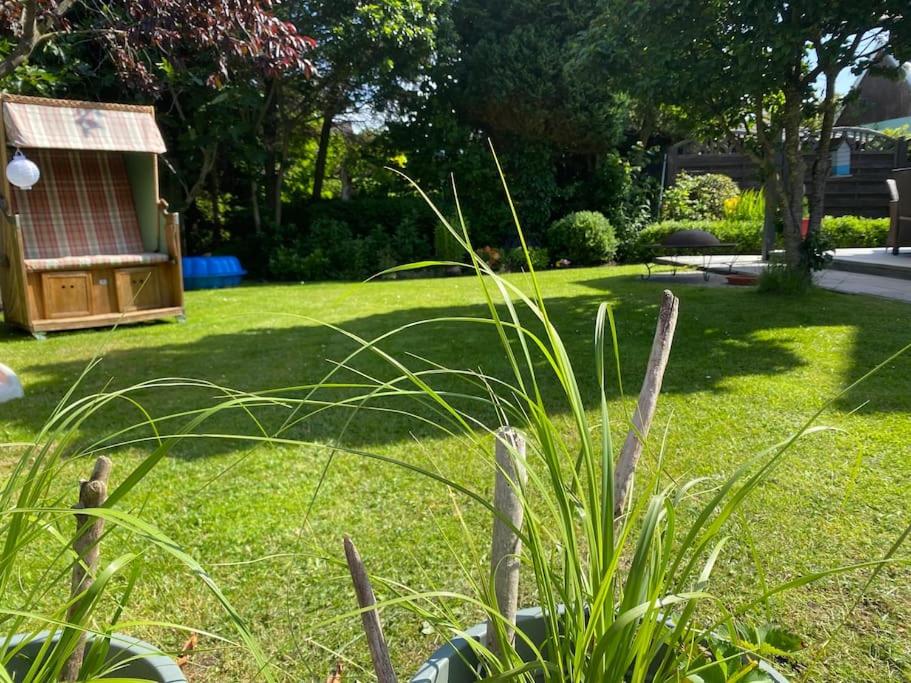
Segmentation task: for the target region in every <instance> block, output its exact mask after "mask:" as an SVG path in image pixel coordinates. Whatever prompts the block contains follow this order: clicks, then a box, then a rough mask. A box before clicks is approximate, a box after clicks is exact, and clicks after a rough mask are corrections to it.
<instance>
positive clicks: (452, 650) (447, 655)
mask: <svg viewBox="0 0 911 683" xmlns="http://www.w3.org/2000/svg"><path fill="white" fill-rule="evenodd" d="M543 617H544V610H543V609H541V608H540V607H526V608H524V609H520V610H519V611H518V612H516V624H517V625H519V626H521V624H522V623H523V622H528V621H534V620H537V619H542V618H543ZM486 634H487V624H486V623H482V624H475V625H474V626H472V627H471V628H469V629H466V630H465V632H464V634H463V635H462V636H459V637H458V638H453V639H452V640H451V641H449V642H447V643H444V644H443V645H442V646H440V647H439V648H437V650H436V651H435V652H434V653H433V654H432V655H430V657H429V658H428V659H427V660H426V661H425V662H424V663H423V664H422V665H421V668H420V669H418V672H417V673H416V674H415V675H414V676H413V677H412V678H411V681H410V683H460V682H459V681H450V680H449V679H448V675H447V678H446V679H444V680H442V681H438V680H437V675H438V674H439V673H440V668H441V667H440V664H441V662H448V661H449V660H451V659H453V658H455V657H458V656H459V653H463V654H464V653H465V652H466V651H468V650H469V648H470V645H469V644H468V640H467V639H468V638H471V639H474V640H478V639H481V638H483V637H484V636H485V635H486ZM759 670H760V671H762V672H763V673H765V674H768V675H769V677H770V678H771V679H772V680H773V681H775V683H789V681H788V679H787V678H785V677H784V676H783V675H782V674H781V673H780V672H779V671H778V670H776V669H775V668H774V667H772V665H771V664H769V663H768V662H766V661H765V660H762V659H760V660H759Z"/></svg>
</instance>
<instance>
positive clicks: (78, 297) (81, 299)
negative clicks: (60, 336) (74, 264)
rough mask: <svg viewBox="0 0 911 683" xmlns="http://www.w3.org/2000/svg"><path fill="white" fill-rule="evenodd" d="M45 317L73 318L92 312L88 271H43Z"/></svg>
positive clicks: (90, 283) (90, 284) (90, 281)
mask: <svg viewBox="0 0 911 683" xmlns="http://www.w3.org/2000/svg"><path fill="white" fill-rule="evenodd" d="M41 291H42V293H43V298H44V317H45V318H73V317H76V316H81V315H91V314H92V297H91V293H92V279H91V276H90V275H89V273H81V272H80V273H73V272H60V273H44V274H42V276H41Z"/></svg>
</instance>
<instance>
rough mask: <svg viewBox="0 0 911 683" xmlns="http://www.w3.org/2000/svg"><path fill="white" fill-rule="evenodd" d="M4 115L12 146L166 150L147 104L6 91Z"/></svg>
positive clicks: (101, 149)
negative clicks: (12, 95) (53, 96)
mask: <svg viewBox="0 0 911 683" xmlns="http://www.w3.org/2000/svg"><path fill="white" fill-rule="evenodd" d="M3 120H4V124H5V127H6V143H7V144H8V145H11V146H13V147H32V148H41V149H85V150H98V151H109V152H152V153H155V154H162V153H163V152H165V144H164V140H163V139H162V137H161V132H160V131H159V130H158V126H157V125H156V124H155V117H154V115H153V114H152V109H151V107H138V106H129V105H103V104H95V103H91V102H75V101H73V102H68V101H65V100H50V99H44V98H40V97H11V96H9V95H6V96H4V98H3Z"/></svg>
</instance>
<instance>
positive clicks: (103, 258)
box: [25, 254, 170, 271]
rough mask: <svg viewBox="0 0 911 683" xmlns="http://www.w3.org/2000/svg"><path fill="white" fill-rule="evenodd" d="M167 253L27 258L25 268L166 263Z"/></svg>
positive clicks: (42, 268)
mask: <svg viewBox="0 0 911 683" xmlns="http://www.w3.org/2000/svg"><path fill="white" fill-rule="evenodd" d="M169 258H170V257H169V256H168V255H167V254H100V255H98V256H64V257H63V258H38V259H26V260H25V269H26V270H29V271H36V270H40V271H44V270H72V269H76V268H91V267H92V266H115V267H123V266H144V265H146V264H149V263H164V262H165V261H167V260H168V259H169Z"/></svg>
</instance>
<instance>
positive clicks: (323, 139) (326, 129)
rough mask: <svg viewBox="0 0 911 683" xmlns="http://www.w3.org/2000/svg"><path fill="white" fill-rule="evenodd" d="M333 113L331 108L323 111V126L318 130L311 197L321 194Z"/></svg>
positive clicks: (317, 196)
mask: <svg viewBox="0 0 911 683" xmlns="http://www.w3.org/2000/svg"><path fill="white" fill-rule="evenodd" d="M334 118H335V114H334V113H333V112H332V111H331V110H326V111H325V112H324V113H323V126H322V128H321V129H320V132H319V149H318V150H317V152H316V165H315V167H314V169H313V198H314V199H319V198H321V197H322V196H323V182H324V181H325V179H326V160H327V159H328V157H329V141H330V139H331V137H332V120H333V119H334Z"/></svg>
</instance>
